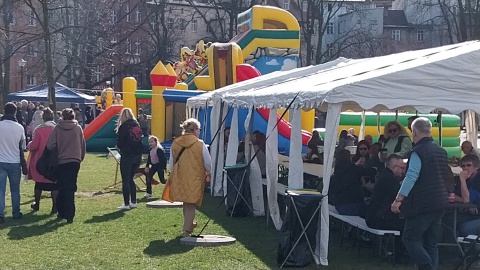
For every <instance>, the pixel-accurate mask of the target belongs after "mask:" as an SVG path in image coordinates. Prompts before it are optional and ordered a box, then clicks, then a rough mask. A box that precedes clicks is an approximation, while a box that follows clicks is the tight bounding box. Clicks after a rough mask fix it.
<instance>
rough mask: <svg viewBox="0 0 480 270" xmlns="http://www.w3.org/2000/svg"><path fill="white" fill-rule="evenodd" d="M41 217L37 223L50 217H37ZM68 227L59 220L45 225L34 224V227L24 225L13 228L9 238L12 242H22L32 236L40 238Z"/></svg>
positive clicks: (53, 220)
mask: <svg viewBox="0 0 480 270" xmlns="http://www.w3.org/2000/svg"><path fill="white" fill-rule="evenodd" d="M36 217H39V219H38V220H37V221H39V220H40V219H43V218H45V217H48V216H47V215H42V216H36ZM65 225H67V224H66V223H65V222H62V221H61V220H58V219H52V220H49V221H47V222H46V223H45V224H32V225H22V226H17V227H12V228H11V229H10V231H9V232H8V238H9V239H10V240H22V239H25V238H28V237H32V236H40V235H43V234H46V233H51V232H54V231H56V230H57V229H58V228H60V227H62V226H65Z"/></svg>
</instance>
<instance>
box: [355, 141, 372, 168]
mask: <svg viewBox="0 0 480 270" xmlns="http://www.w3.org/2000/svg"><path fill="white" fill-rule="evenodd" d="M369 149H370V144H369V143H368V142H367V141H366V140H361V141H359V142H358V145H357V152H356V153H355V155H354V156H353V157H352V162H353V163H355V165H357V166H365V162H367V160H369V159H370V155H369Z"/></svg>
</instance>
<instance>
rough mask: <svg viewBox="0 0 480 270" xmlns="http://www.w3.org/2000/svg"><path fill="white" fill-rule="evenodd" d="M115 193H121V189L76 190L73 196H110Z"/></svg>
mask: <svg viewBox="0 0 480 270" xmlns="http://www.w3.org/2000/svg"><path fill="white" fill-rule="evenodd" d="M117 193H121V191H118V190H109V191H104V190H97V191H77V192H76V193H75V196H81V197H95V196H111V195H115V194H117Z"/></svg>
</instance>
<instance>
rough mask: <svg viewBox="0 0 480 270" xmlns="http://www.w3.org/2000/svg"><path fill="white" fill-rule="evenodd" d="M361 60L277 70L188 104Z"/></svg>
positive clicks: (198, 105) (208, 101) (208, 103)
mask: <svg viewBox="0 0 480 270" xmlns="http://www.w3.org/2000/svg"><path fill="white" fill-rule="evenodd" d="M359 61H361V60H351V59H347V58H343V57H340V58H338V59H336V60H333V61H331V62H328V63H324V64H320V65H316V66H308V67H302V68H296V69H291V70H286V71H275V72H272V73H268V74H265V75H262V76H259V77H255V78H252V79H249V80H246V81H242V82H238V83H235V84H231V85H227V86H224V87H222V88H219V89H216V90H214V91H209V92H206V93H204V94H201V95H198V96H195V97H192V98H189V99H188V100H187V106H189V107H190V108H203V107H205V106H213V102H214V101H215V100H219V99H220V98H221V97H222V96H223V95H225V94H226V93H228V94H233V93H238V92H241V91H247V90H252V89H257V88H260V87H267V86H270V85H274V84H277V83H283V82H286V81H289V80H292V79H298V78H302V77H304V76H307V75H310V74H317V73H321V72H324V71H325V70H329V69H335V68H339V67H342V66H344V65H348V64H351V63H354V62H359Z"/></svg>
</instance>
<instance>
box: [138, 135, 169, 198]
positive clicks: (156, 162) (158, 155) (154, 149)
mask: <svg viewBox="0 0 480 270" xmlns="http://www.w3.org/2000/svg"><path fill="white" fill-rule="evenodd" d="M148 146H149V147H150V153H149V154H148V160H147V165H146V167H145V173H147V192H146V193H145V195H144V196H143V198H150V197H151V196H152V180H153V176H154V175H155V173H156V174H157V175H158V177H159V178H160V182H162V184H165V169H166V168H167V158H166V157H165V153H164V152H163V147H162V145H161V144H160V142H159V141H158V138H157V137H156V136H153V135H152V136H150V137H149V138H148Z"/></svg>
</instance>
